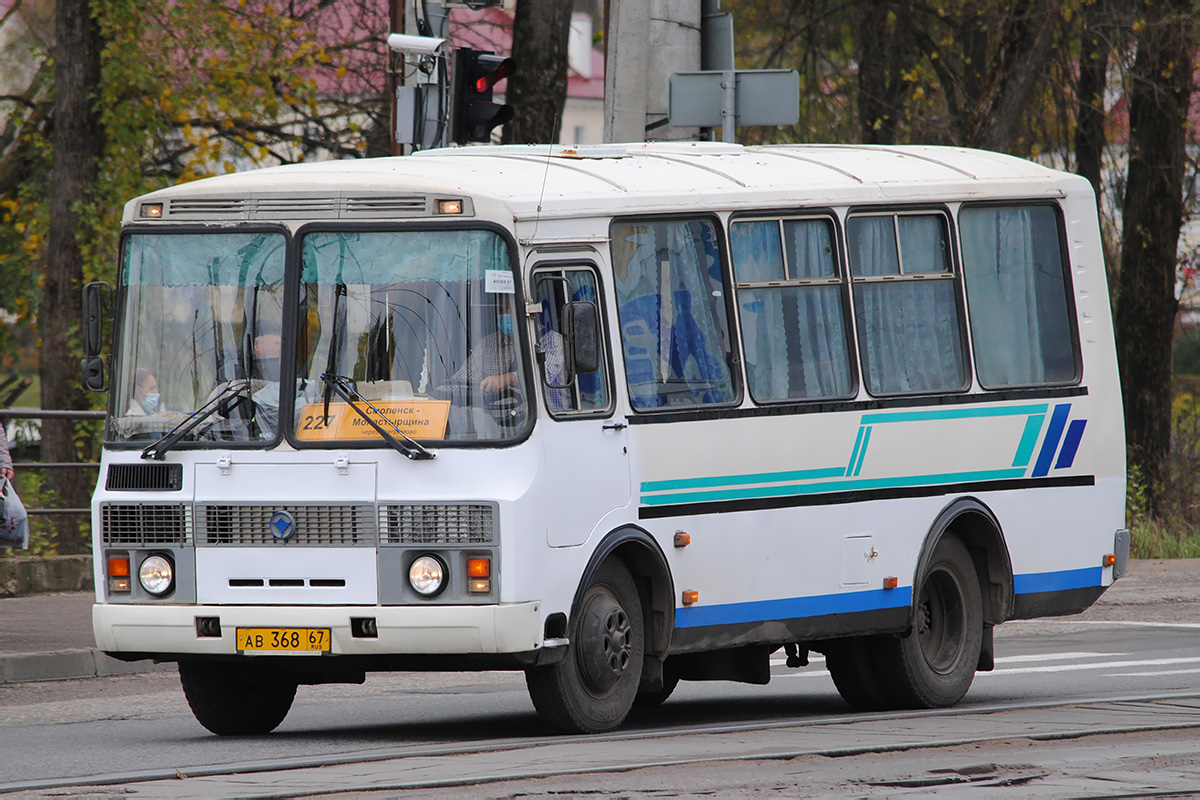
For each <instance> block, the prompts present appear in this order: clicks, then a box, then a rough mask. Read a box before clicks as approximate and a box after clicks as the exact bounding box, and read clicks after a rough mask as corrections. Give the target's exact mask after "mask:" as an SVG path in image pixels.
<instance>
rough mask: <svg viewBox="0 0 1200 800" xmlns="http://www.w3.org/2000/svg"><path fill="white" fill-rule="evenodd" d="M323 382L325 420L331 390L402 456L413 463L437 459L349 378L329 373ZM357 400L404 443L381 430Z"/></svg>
mask: <svg viewBox="0 0 1200 800" xmlns="http://www.w3.org/2000/svg"><path fill="white" fill-rule="evenodd" d="M321 380H323V381H325V391H326V395H325V397H326V400H325V402H326V406H325V418H326V419H328V418H329V405H328V403H329V400H328V397H329V394H328V393H329V392H330V390H333V391H336V392H337V393H338V394H339V395H341V396H342V397H343V398H345V400H346V403H347V404H348V405H349V406H350V407H351V408H352V409H354V411H355V413H357V414H358V415H359V416H360V417H362V418H363V419H364V420H366V421H367V424H368V425H370V426H371V427H372V428H374V429H375V431H376V432H377V433H378V434H379V435H380V436H382V437H383V438H384V439H386V440H387V442H388V444H390V445H391V446H392V447H393V448H395V450H396V452H398V453H400V454H401V455H403V456H405V457H407V458H410V459H412V460H413V461H427V460H429V459H431V458H437V453H434V452H432V451H431V450H429V449H428V448H426V447H425V446H424V445H422V444H420V443H418V442H416V441H414V440H413V439H412V437H410V436H409V435H408V434H407V433H405V432H404V431H402V430H400V428H399V427H398V426H397V425H396V423H394V422H392V421H391V420H390V419H388V418H387V417H385V416H384V415H383V412H382V411H380V410H379V409H378V408H376V407H375V406H373V405H371V401H370V400H367V399H366V398H365V397H363V396H362V395H361V394H359V393H358V392H357V391H356V390H355V388H354V386H353V385H352V384H351V383H350V379H349V378H347V377H346V376H345V375H330V374H329V373H326V374H324V375H322V376H321ZM355 399H358V400H360V401H361V402H362V403H363V404H364V405H365V406H366V407H367V408H369V409H371V410H372V411H374V412H375V413H376V414H378V415H379V418H380V419H382V420H383V421H384V422H386V423H387V424H388V425H390V426H391V427H392V430H394V431H395V432H396V433H398V434H400V438H401V439H403V440H404V441H403V442H401V441H400V440H399V439H396V437H394V436H392V435H391V434H390V433H388V432H387V431H385V430H384V429H383V428H381V427H380V426H379V423H377V422H376V421H375V420H373V419H371V417H370V416H369V415H368V414H367V412H365V411H363V410H362V409H361V408H359V407H358V406H357V405H355V403H354V401H355Z"/></svg>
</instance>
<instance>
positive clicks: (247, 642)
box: [237, 628, 329, 655]
mask: <svg viewBox="0 0 1200 800" xmlns="http://www.w3.org/2000/svg"><path fill="white" fill-rule="evenodd" d="M237 649H238V652H239V653H299V654H305V655H321V654H322V653H328V652H329V628H238V629H237Z"/></svg>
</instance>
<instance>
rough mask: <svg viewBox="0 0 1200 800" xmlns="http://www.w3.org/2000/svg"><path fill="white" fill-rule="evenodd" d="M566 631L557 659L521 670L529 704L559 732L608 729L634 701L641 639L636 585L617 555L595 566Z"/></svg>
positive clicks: (640, 611) (639, 678)
mask: <svg viewBox="0 0 1200 800" xmlns="http://www.w3.org/2000/svg"><path fill="white" fill-rule="evenodd" d="M568 635H569V636H570V640H571V643H570V644H569V645H568V650H567V653H566V656H565V657H564V658H563V660H562V661H561V662H560V663H558V664H554V665H552V666H547V667H536V668H534V669H530V670H526V672H525V683H526V685H527V686H528V687H529V697H530V698H531V699H532V700H533V707H534V708H536V709H537V712H538V715H539V716H540V717H541V718H542V720H543V721H544V722H545V723H546V724H547V725H549V726H550V727H552V728H554V729H555V730H557V731H561V732H563V733H600V732H602V731H610V730H612V729H613V728H615V727H617V726H618V725H620V724H621V722H622V721H623V720H624V719H625V716H626V715H627V714H628V713H629V709H630V708H632V706H633V699H634V696H635V695H636V694H637V688H638V683H639V682H640V681H641V677H642V656H643V653H644V650H645V641H646V639H645V626H644V622H643V620H642V604H641V601H640V600H639V598H638V591H637V586H636V585H635V584H634V582H633V578H632V576H630V574H629V570H627V569H626V568H625V566H624V565H623V564H621V563H620V562H619V561H616V560H615V559H609V560H608V561H606V562H604V564H602V565H601V566H600V568H599V569H598V570H597V571H596V575H595V577H594V578H592V582H591V584H590V585H589V586H588V588H587V591H585V592H584V593H583V599H582V600H581V601H580V603H579V608H578V609H577V610H576V613H575V617H574V619H573V620H572V621H571V628H570V632H569V634H568Z"/></svg>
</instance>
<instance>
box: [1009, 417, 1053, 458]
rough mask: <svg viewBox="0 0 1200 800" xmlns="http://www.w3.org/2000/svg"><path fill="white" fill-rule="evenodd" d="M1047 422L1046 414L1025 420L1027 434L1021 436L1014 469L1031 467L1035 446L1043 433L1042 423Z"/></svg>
mask: <svg viewBox="0 0 1200 800" xmlns="http://www.w3.org/2000/svg"><path fill="white" fill-rule="evenodd" d="M1045 421H1046V415H1045V414H1034V415H1032V416H1030V417H1029V419H1027V420H1025V432H1024V433H1022V434H1021V443H1020V444H1018V445H1017V454H1016V455H1015V456H1013V462H1012V465H1013V466H1014V467H1028V466H1029V459H1030V458H1031V457H1032V456H1033V446H1034V445H1035V444H1037V439H1038V434H1039V433H1041V432H1042V423H1043V422H1045Z"/></svg>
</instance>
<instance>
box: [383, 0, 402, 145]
mask: <svg viewBox="0 0 1200 800" xmlns="http://www.w3.org/2000/svg"><path fill="white" fill-rule="evenodd" d="M389 3H390V7H391V14H390V16H391V29H390V31H389V32H390V33H404V0H389ZM386 52H387V60H388V62H387V91H388V108H389V114H388V119H389V126H388V131H389V136H388V141H390V142H391V147H392V155H394V156H402V155H404V145H402V144H400V143H399V142H397V141H396V112H397V110H398V109H397V103H396V96H397V94H398V93H399V90H400V86H401V84H402V83H403V78H404V76H403V72H404V56H403V55H401V54H400V53H397V52H396V51H394V50H392V48H390V47H389V48H388V49H387V51H386Z"/></svg>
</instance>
